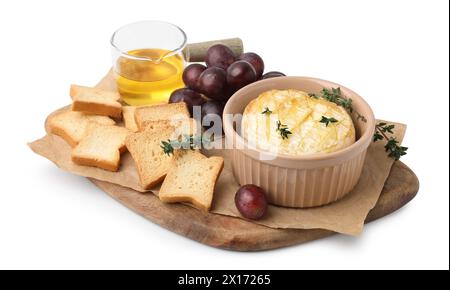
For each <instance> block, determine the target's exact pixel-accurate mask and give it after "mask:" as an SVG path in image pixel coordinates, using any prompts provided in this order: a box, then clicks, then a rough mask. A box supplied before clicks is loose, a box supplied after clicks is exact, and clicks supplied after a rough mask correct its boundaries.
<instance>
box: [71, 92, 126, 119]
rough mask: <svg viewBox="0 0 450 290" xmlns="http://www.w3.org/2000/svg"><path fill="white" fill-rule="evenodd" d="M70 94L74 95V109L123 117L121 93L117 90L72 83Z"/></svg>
mask: <svg viewBox="0 0 450 290" xmlns="http://www.w3.org/2000/svg"><path fill="white" fill-rule="evenodd" d="M70 96H71V97H72V111H77V112H84V113H89V114H95V115H103V116H110V117H113V118H121V117H122V104H120V103H119V102H118V101H119V99H120V95H119V93H117V92H111V91H105V90H101V89H96V88H89V87H83V86H78V85H72V86H71V87H70Z"/></svg>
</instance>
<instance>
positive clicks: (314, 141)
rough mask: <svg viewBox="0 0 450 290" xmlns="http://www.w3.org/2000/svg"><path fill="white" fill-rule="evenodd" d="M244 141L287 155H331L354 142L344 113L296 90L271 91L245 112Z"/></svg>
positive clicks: (330, 103) (327, 103)
mask: <svg viewBox="0 0 450 290" xmlns="http://www.w3.org/2000/svg"><path fill="white" fill-rule="evenodd" d="M242 134H243V137H244V139H246V140H247V142H248V143H249V144H250V145H252V146H256V147H257V148H259V149H262V150H266V151H269V152H274V153H281V154H288V155H307V154H314V153H330V152H334V151H338V150H340V149H343V148H345V147H348V146H350V145H351V144H353V143H354V142H355V127H354V125H353V121H352V118H351V117H350V115H349V114H348V113H347V111H346V110H345V109H344V108H343V107H340V106H338V105H336V104H335V103H332V102H329V101H327V100H324V99H318V98H315V97H311V96H310V95H308V93H305V92H303V91H299V90H293V89H290V90H270V91H267V92H264V93H262V94H260V95H259V96H258V97H257V98H256V99H254V100H252V101H251V102H250V103H249V104H248V105H247V107H246V108H245V111H244V114H243V119H242Z"/></svg>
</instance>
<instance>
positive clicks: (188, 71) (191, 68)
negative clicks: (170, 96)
mask: <svg viewBox="0 0 450 290" xmlns="http://www.w3.org/2000/svg"><path fill="white" fill-rule="evenodd" d="M205 69H206V66H204V65H202V64H199V63H193V64H190V65H188V66H187V67H186V68H185V69H184V71H183V82H184V84H185V85H186V87H188V88H190V89H193V90H197V83H198V78H199V77H200V74H201V73H202V72H203V71H204V70H205Z"/></svg>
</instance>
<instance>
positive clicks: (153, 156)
mask: <svg viewBox="0 0 450 290" xmlns="http://www.w3.org/2000/svg"><path fill="white" fill-rule="evenodd" d="M173 131H174V128H173V127H172V126H170V125H169V124H167V123H164V122H155V123H153V124H149V126H148V127H147V128H146V130H144V131H142V132H138V133H133V134H130V135H128V137H127V138H126V140H125V144H126V146H127V148H128V151H129V152H130V153H131V156H132V157H133V160H134V162H135V163H136V167H137V171H138V174H139V179H140V182H141V186H142V187H143V188H145V189H151V188H153V187H154V186H156V185H157V184H159V183H161V182H162V181H163V179H164V177H165V176H166V174H167V172H168V171H169V169H170V167H171V160H172V158H173V155H167V154H165V153H164V151H163V149H162V148H161V141H166V140H168V139H170V138H171V135H172V133H173Z"/></svg>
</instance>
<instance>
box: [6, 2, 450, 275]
mask: <svg viewBox="0 0 450 290" xmlns="http://www.w3.org/2000/svg"><path fill="white" fill-rule="evenodd" d="M448 8H449V7H448V1H445V0H436V1H411V0H407V1H380V0H377V1H281V0H277V1H242V0H240V1H231V0H227V1H211V0H209V1H186V0H182V1H175V0H171V1H148V0H146V1H132V0H127V1H43V0H41V1H17V0H16V1H0V32H1V33H0V53H1V61H0V85H1V86H0V95H1V101H2V106H3V109H2V111H1V113H0V118H1V122H0V124H1V132H2V135H1V136H2V137H1V139H2V141H1V143H0V146H1V150H0V152H1V154H2V156H1V163H0V173H1V174H0V180H1V186H0V268H22V269H23V268H63V269H67V268H94V269H97V268H112V269H122V268H125V269H130V268H149V269H174V268H181V269H193V268H206V269H222V268H224V269H229V268H243V269H264V268H276V269H284V268H294V269H315V268H319V269H323V268H335V269H346V268H357V269H365V268H394V269H395V268H447V269H448V267H449V198H448V196H449V181H448V174H449V163H448V153H449V142H448V141H449V136H448V131H449V109H448V105H449V81H448V77H449V39H448V33H449V31H448V24H449V14H448ZM144 19H159V20H165V21H169V22H172V23H175V24H177V25H179V26H181V27H182V28H183V29H184V30H185V31H186V33H187V35H188V38H189V41H191V42H195V41H202V40H211V39H218V38H226V37H234V36H238V37H241V38H242V39H243V40H244V44H245V47H246V50H247V51H255V52H257V53H259V54H260V55H261V56H263V58H264V60H265V62H266V67H267V69H269V70H280V71H283V72H285V73H286V74H288V75H306V76H314V77H320V78H324V79H328V80H331V81H335V82H338V83H341V84H342V85H345V86H348V87H349V88H352V89H353V90H355V91H356V92H358V93H359V94H360V95H362V96H363V97H364V98H365V99H366V100H367V101H368V102H369V103H370V104H371V106H372V108H373V110H374V111H375V114H376V116H377V117H378V118H385V119H389V120H393V121H398V122H403V123H406V124H408V131H407V135H406V138H405V140H404V144H405V145H406V146H409V147H410V149H409V151H408V155H407V156H406V157H404V158H403V161H404V162H405V163H406V164H407V165H408V166H410V167H411V168H412V169H413V170H414V171H415V172H416V173H417V175H418V176H419V179H420V182H421V188H420V191H419V195H418V196H417V197H416V199H414V200H413V201H412V202H411V203H410V204H409V205H408V206H406V207H405V208H403V209H401V210H399V211H398V212H396V213H395V214H392V215H390V216H388V217H386V218H383V219H381V220H379V221H377V222H374V223H372V224H370V225H368V226H367V227H366V228H365V230H364V233H363V234H362V235H361V236H360V237H356V238H355V237H346V236H335V237H331V238H327V239H324V240H321V241H316V242H312V243H309V244H306V245H301V246H294V247H290V248H285V249H280V250H274V251H267V252H260V253H237V252H230V251H224V250H218V249H214V248H210V247H207V246H204V245H202V244H199V243H197V242H193V241H191V240H188V239H186V238H184V237H181V236H178V235H176V234H174V233H171V232H169V231H167V230H165V229H162V228H160V227H159V226H157V225H155V224H152V223H151V222H149V221H147V220H145V219H144V218H142V217H140V216H138V215H136V214H134V213H133V212H131V211H130V210H128V209H126V208H125V207H123V206H122V205H120V204H119V203H117V202H116V201H114V200H113V199H111V198H109V197H108V196H107V195H106V194H104V193H102V192H101V191H100V190H99V189H97V188H96V187H95V186H94V185H92V184H91V183H90V182H89V181H87V180H86V179H84V178H82V177H78V176H74V175H71V174H68V173H65V172H63V171H61V170H59V169H57V167H56V166H54V165H53V164H52V163H51V162H49V161H47V160H45V159H44V158H42V157H40V156H37V155H35V154H33V153H32V152H31V150H30V149H29V148H28V147H27V145H26V143H27V142H29V141H32V140H34V139H37V138H39V137H41V136H43V135H44V127H43V123H44V119H45V117H46V116H47V114H49V113H50V112H51V111H53V110H54V109H56V108H59V107H61V106H63V105H66V104H68V103H69V96H68V91H69V85H70V84H71V83H77V84H82V85H95V83H96V82H97V81H98V80H99V79H100V78H101V77H102V76H103V74H105V72H106V71H107V70H108V68H109V66H110V49H109V37H110V35H111V34H112V32H113V31H114V30H115V29H116V28H118V27H119V26H121V25H123V24H126V23H129V22H134V21H137V20H144Z"/></svg>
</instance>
